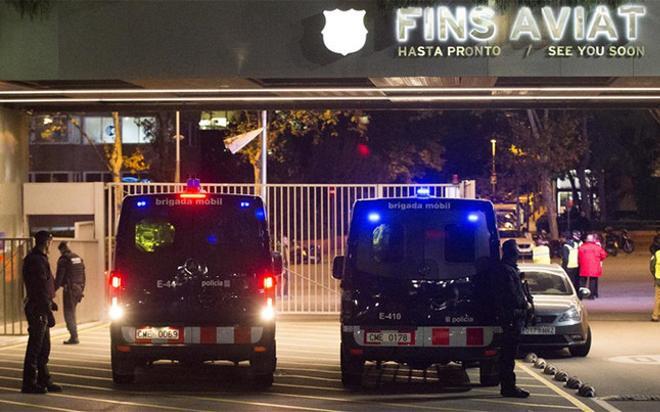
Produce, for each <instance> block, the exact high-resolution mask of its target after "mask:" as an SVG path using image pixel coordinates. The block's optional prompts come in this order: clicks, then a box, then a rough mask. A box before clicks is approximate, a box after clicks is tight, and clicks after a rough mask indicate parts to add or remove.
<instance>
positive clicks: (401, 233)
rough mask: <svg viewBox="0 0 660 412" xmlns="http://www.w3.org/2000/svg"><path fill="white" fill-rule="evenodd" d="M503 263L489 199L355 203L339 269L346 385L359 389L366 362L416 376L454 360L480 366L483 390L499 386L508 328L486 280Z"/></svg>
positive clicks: (335, 263) (422, 196)
mask: <svg viewBox="0 0 660 412" xmlns="http://www.w3.org/2000/svg"><path fill="white" fill-rule="evenodd" d="M418 193H419V192H418ZM498 258H499V240H498V234H497V224H496V219H495V213H494V211H493V205H492V204H491V203H490V202H489V201H484V200H468V199H442V198H431V197H428V196H427V195H426V193H424V192H422V193H420V196H418V197H415V198H392V199H375V200H359V201H357V202H356V203H355V205H354V209H353V215H352V219H351V224H350V231H349V236H348V248H347V255H346V256H338V257H336V258H335V260H334V261H333V276H334V277H335V278H336V279H340V280H341V289H342V295H341V373H342V382H343V384H344V385H345V386H357V385H360V384H361V378H362V372H363V369H364V364H365V361H380V362H385V361H394V362H399V363H405V364H408V365H409V366H410V367H411V368H412V369H426V368H427V367H429V366H431V365H433V364H439V363H447V362H451V361H456V362H460V363H462V364H463V365H464V366H465V367H468V366H475V365H476V364H478V365H479V367H480V381H481V384H483V385H497V384H498V383H499V377H498V370H497V355H498V343H499V339H500V333H501V328H499V327H498V323H497V320H496V318H495V315H494V313H493V310H492V307H491V306H490V304H489V302H488V300H489V298H488V293H487V292H488V291H484V290H483V289H484V287H485V286H484V285H487V283H485V282H484V281H482V277H487V276H486V275H484V273H482V272H483V271H484V270H485V271H488V270H489V269H490V270H492V268H493V264H494V262H495V261H496V259H498ZM479 267H481V269H479Z"/></svg>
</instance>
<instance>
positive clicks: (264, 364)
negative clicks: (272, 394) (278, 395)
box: [250, 344, 277, 389]
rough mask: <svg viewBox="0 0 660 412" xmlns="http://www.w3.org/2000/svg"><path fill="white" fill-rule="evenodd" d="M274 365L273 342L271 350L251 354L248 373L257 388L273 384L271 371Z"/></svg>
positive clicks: (264, 387) (275, 360)
mask: <svg viewBox="0 0 660 412" xmlns="http://www.w3.org/2000/svg"><path fill="white" fill-rule="evenodd" d="M276 366H277V358H276V357H275V344H273V349H272V350H270V351H268V352H266V353H263V354H255V355H253V356H252V359H250V374H251V375H252V383H253V385H254V386H255V387H257V388H259V389H267V388H270V387H271V386H273V373H274V372H275V368H276Z"/></svg>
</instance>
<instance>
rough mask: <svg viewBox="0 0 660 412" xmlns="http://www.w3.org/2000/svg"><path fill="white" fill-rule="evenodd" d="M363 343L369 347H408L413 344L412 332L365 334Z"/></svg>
mask: <svg viewBox="0 0 660 412" xmlns="http://www.w3.org/2000/svg"><path fill="white" fill-rule="evenodd" d="M364 342H365V343H367V344H370V345H410V344H412V342H413V332H397V331H377V332H367V333H366V335H365V337H364Z"/></svg>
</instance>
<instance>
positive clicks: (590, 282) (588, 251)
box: [578, 233, 607, 299]
mask: <svg viewBox="0 0 660 412" xmlns="http://www.w3.org/2000/svg"><path fill="white" fill-rule="evenodd" d="M606 257H607V252H606V251H605V249H603V248H602V247H601V246H599V245H598V244H596V237H595V235H593V234H591V233H590V234H588V235H587V238H586V239H585V242H584V243H583V244H582V245H581V246H580V247H579V248H578V266H579V272H580V285H581V286H583V287H586V288H588V289H589V290H590V291H591V295H590V296H589V299H595V298H597V297H598V279H599V278H600V277H601V276H602V274H603V264H602V262H603V261H604V260H605V258H606Z"/></svg>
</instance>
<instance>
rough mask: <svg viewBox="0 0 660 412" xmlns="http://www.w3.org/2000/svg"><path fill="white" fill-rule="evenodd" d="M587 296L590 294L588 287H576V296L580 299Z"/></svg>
mask: <svg viewBox="0 0 660 412" xmlns="http://www.w3.org/2000/svg"><path fill="white" fill-rule="evenodd" d="M589 296H591V291H590V290H589V289H588V288H580V289H578V297H579V298H580V299H584V298H588V297H589Z"/></svg>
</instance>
